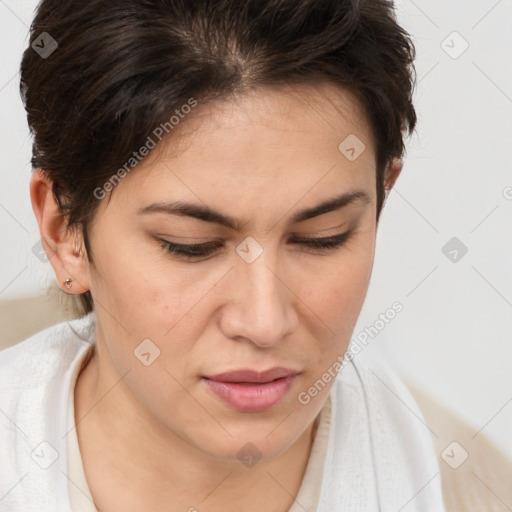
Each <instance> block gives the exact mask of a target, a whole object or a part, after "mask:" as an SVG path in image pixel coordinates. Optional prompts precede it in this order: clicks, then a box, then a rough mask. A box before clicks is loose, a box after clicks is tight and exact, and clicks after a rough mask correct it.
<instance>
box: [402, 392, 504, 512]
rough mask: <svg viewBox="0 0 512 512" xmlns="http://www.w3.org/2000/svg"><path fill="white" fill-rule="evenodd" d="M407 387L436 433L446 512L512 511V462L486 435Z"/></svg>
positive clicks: (432, 399) (420, 393)
mask: <svg viewBox="0 0 512 512" xmlns="http://www.w3.org/2000/svg"><path fill="white" fill-rule="evenodd" d="M407 385H408V387H409V389H410V390H411V392H412V393H413V395H414V398H415V400H416V402H417V403H418V405H419V407H420V408H421V411H422V413H423V415H424V417H425V419H426V421H427V422H428V423H429V425H430V427H431V428H432V430H433V435H432V441H433V444H434V447H435V450H436V453H437V456H438V458H439V467H440V470H441V483H442V488H443V497H444V501H445V505H446V511H447V512H452V511H453V512H455V511H457V512H458V511H461V510H485V511H486V512H502V511H503V512H505V511H510V510H511V507H512V485H510V478H511V477H510V475H512V460H510V459H509V458H507V457H506V455H505V454H504V453H503V452H502V451H501V450H500V449H499V448H498V447H497V446H496V445H494V443H493V442H492V441H490V439H489V438H487V437H486V435H485V433H484V432H481V431H479V430H478V428H476V427H472V426H471V425H469V424H468V423H466V422H465V421H464V420H463V419H461V418H460V417H458V416H457V415H456V414H454V412H453V411H451V410H449V408H447V407H445V406H443V405H442V404H440V403H439V402H438V401H437V400H435V399H434V398H432V397H431V396H428V395H427V394H426V393H425V392H424V391H421V390H420V389H418V388H417V387H415V386H414V385H413V384H411V383H407Z"/></svg>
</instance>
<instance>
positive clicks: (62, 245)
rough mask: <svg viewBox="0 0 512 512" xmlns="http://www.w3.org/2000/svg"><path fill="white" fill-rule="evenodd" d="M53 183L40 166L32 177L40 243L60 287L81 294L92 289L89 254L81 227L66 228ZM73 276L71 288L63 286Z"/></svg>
mask: <svg viewBox="0 0 512 512" xmlns="http://www.w3.org/2000/svg"><path fill="white" fill-rule="evenodd" d="M52 185H53V184H52V182H51V180H50V179H49V178H48V176H47V175H46V173H45V172H44V171H42V170H41V169H35V170H34V172H33V174H32V177H31V179H30V199H31V201H32V209H33V210H34V214H35V216H36V219H37V223H38V225H39V234H40V236H41V242H42V244H43V248H44V250H45V252H46V256H47V258H48V261H49V262H50V263H51V265H52V267H53V270H54V272H55V276H56V278H57V283H58V285H59V287H60V288H61V289H62V290H63V291H64V292H66V293H70V294H80V293H84V292H86V291H88V290H89V279H88V273H87V257H86V253H85V248H84V247H83V240H82V237H81V236H79V233H78V230H76V229H72V230H68V229H67V217H65V216H64V215H63V210H62V208H61V207H60V206H59V203H58V201H57V198H56V197H55V194H54V193H53V188H52ZM66 279H71V280H72V281H71V282H70V287H69V288H68V287H66V286H65V285H64V281H65V280H66Z"/></svg>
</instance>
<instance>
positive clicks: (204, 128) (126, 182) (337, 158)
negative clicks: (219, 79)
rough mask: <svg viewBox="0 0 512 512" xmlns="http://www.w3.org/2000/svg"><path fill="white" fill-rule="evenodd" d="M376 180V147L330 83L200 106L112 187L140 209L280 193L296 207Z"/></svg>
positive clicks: (348, 99) (356, 109) (351, 104)
mask: <svg viewBox="0 0 512 512" xmlns="http://www.w3.org/2000/svg"><path fill="white" fill-rule="evenodd" d="M347 141H348V142H347ZM347 146H352V147H353V148H354V150H355V151H356V152H357V153H360V154H358V155H356V156H357V158H355V159H353V158H350V157H351V156H353V153H354V152H352V153H350V152H349V153H344V151H345V150H347V149H349V150H351V148H350V147H347ZM362 148H364V149H362ZM374 180H375V145H374V141H373V135H372V131H371V129H370V126H369V124H368V121H367V117H366V115H365V114H364V110H363V108H362V105H361V104H360V102H359V101H358V100H357V98H356V97H355V96H354V95H352V94H350V93H348V92H347V91H345V90H343V89H340V88H338V87H336V86H332V85H330V84H323V85H317V86H314V87H313V86H311V85H303V84H302V85H295V86H287V87H280V88H276V87H274V88H269V87H266V88H259V89H254V90H253V91H251V92H247V93H244V94H241V95H238V96H233V97H231V98H229V99H225V100H214V101H210V102H207V103H204V104H201V101H200V100H198V106H197V107H195V109H194V110H193V111H192V112H191V113H190V114H188V115H185V116H183V119H182V120H181V121H180V123H179V125H177V126H175V127H174V129H173V131H172V132H171V134H170V136H168V138H167V139H163V140H162V142H161V143H160V144H159V145H158V146H157V147H156V148H155V149H153V150H152V152H151V153H150V154H149V155H148V156H147V157H146V158H145V159H144V161H143V162H142V163H141V164H139V165H138V166H137V168H136V170H135V171H134V172H131V173H130V174H129V175H128V176H127V177H126V178H123V180H122V182H121V183H120V184H119V185H118V186H117V188H118V189H122V190H123V194H127V195H129V196H130V201H134V202H135V203H136V204H137V206H140V205H141V204H142V203H144V202H145V201H146V202H147V201H149V200H152V201H154V200H155V199H161V200H165V199H169V198H174V199H176V198H178V197H179V198H186V199H193V200H196V201H197V200H201V201H203V202H205V203H208V205H211V203H216V205H217V206H219V205H220V206H222V205H223V203H225V202H226V201H229V200H231V201H238V200H241V201H242V200H244V198H245V199H246V200H250V198H251V197H253V198H254V199H255V200H256V199H257V198H259V200H260V201H262V202H263V203H265V202H267V201H270V199H273V200H276V199H279V198H280V195H282V194H283V193H284V192H286V195H287V196H288V197H290V198H296V199H297V200H298V199H299V198H300V197H301V196H303V195H304V194H305V193H306V192H307V191H308V190H309V194H310V195H311V196H312V200H314V199H315V194H316V197H321V198H325V194H326V191H329V189H333V188H336V189H337V190H338V191H339V192H343V191H345V190H348V189H350V188H364V187H365V186H366V188H369V187H370V186H371V185H372V184H374ZM322 190H323V191H324V192H322ZM120 192H121V190H118V191H116V193H115V194H114V196H116V194H118V193H120ZM157 196H158V197H157Z"/></svg>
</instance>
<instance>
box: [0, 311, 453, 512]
mask: <svg viewBox="0 0 512 512" xmlns="http://www.w3.org/2000/svg"><path fill="white" fill-rule="evenodd" d="M94 334H95V315H94V312H92V313H89V314H88V315H86V316H84V317H82V318H79V319H76V320H73V321H71V322H63V323H60V324H57V325H55V326H52V327H50V328H48V329H45V330H44V331H41V332H39V333H37V334H35V335H34V336H32V337H31V338H28V339H27V340H25V341H24V342H22V343H19V344H17V345H15V346H13V347H10V348H8V349H5V350H3V351H1V352H0V369H1V371H0V390H1V393H0V454H1V455H0V457H1V458H0V510H1V511H2V512H4V511H5V512H31V511H34V512H35V511H37V512H45V511H48V512H50V511H51V512H89V511H91V512H95V511H96V509H95V507H94V504H93V502H92V499H91V496H90V492H89V489H88V487H87V482H86V480H85V475H84V470H83V465H82V461H81V457H80V451H79V447H78V441H77V437H76V429H75V428H74V424H75V422H74V412H73V410H74V407H73V405H74V404H73V397H74V387H75V383H76V380H77V376H78V374H79V372H80V370H81V368H82V364H84V363H86V362H87V361H88V357H89V356H90V355H91V353H92V350H93V348H94V347H93V344H94ZM366 360H367V361H368V358H366ZM370 364H371V367H369V364H368V363H366V365H363V364H362V362H361V361H358V360H352V361H351V363H350V364H348V365H347V366H346V367H344V368H343V369H342V370H341V371H340V373H339V374H338V376H337V377H336V379H335V381H334V383H333V384H332V387H331V390H330V393H329V399H328V400H327V401H326V403H325V404H324V407H323V408H322V411H321V416H320V423H319V425H318V429H317V432H316V435H315V439H314V442H313V446H312V451H311V454H310V457H309V460H308V464H307V467H306V472H305V475H304V479H303V482H302V485H301V487H300V490H299V493H298V495H297V497H296V500H295V502H294V504H293V505H292V507H291V508H290V509H289V511H288V512H304V511H307V512H314V511H315V510H316V511H317V512H334V511H341V510H343V511H349V512H374V511H375V512H377V511H379V512H388V511H389V512H391V511H392V512H397V511H398V510H401V512H418V511H421V512H444V510H445V509H444V506H443V502H442V495H441V485H440V475H439V467H438V465H437V457H436V454H435V452H434V449H433V444H432V439H431V437H430V432H429V430H428V428H427V427H426V426H425V423H424V419H423V416H422V414H421V412H420V410H419V409H418V407H417V405H416V403H415V402H414V399H413V398H412V396H411V395H410V393H409V391H408V390H407V389H406V387H405V386H404V385H403V383H402V382H401V381H400V380H399V379H398V377H397V376H396V375H395V374H394V373H393V372H392V371H391V370H390V369H389V368H386V367H384V366H383V365H381V364H377V363H374V362H373V361H372V362H371V363H370ZM325 376H327V377H325ZM323 378H328V374H327V373H326V374H324V376H323ZM87 507H88V508H87Z"/></svg>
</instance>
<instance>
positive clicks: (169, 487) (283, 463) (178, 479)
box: [75, 347, 319, 512]
mask: <svg viewBox="0 0 512 512" xmlns="http://www.w3.org/2000/svg"><path fill="white" fill-rule="evenodd" d="M96 349H97V347H96ZM101 356H103V354H99V355H98V353H97V351H96V350H95V353H94V354H93V356H92V358H91V359H90V361H89V363H88V364H87V366H86V367H85V368H84V369H83V371H82V372H81V373H80V375H79V377H78V380H77V383H76V387H75V421H76V424H77V426H76V430H77V437H78V443H79V446H80V452H81V455H82V462H83V466H84V472H85V476H86V479H87V483H88V486H89V490H90V492H91V495H92V497H93V500H94V503H95V505H96V508H97V509H98V510H100V509H101V510H102V512H109V511H114V510H159V511H160V510H165V511H168V512H174V510H176V511H178V510H179V511H180V512H183V510H187V511H188V510H190V511H191V512H194V510H196V509H197V510H201V512H203V511H208V510H211V511H214V510H223V511H226V512H228V511H231V510H232V511H239V510H244V511H246V512H252V511H253V510H254V511H258V512H259V511H261V510H265V511H268V512H284V511H287V510H288V509H289V508H290V506H291V505H292V503H293V501H294V498H295V496H296V495H297V493H298V491H299V488H300V485H301V482H302V479H303V476H304V472H305V469H306V465H307V461H308V458H309V454H310V451H311V447H312V444H313V440H314V435H315V433H316V428H317V426H318V419H319V418H318V417H317V421H315V422H314V424H312V425H310V426H309V427H308V428H307V429H306V430H305V431H304V432H303V434H302V435H301V436H300V437H299V438H298V439H297V440H296V441H295V442H294V443H293V444H292V445H291V446H289V447H288V449H286V450H285V451H284V452H283V453H281V454H280V455H279V456H277V457H275V458H273V459H272V460H261V461H260V462H258V463H256V464H255V465H253V466H251V467H247V466H245V465H243V464H241V463H240V461H238V460H237V461H233V460H218V459H216V458H213V457H212V456H211V455H209V454H206V453H205V452H203V451H201V450H199V449H198V448H197V447H195V446H194V445H193V444H191V443H189V442H188V441H187V440H186V439H184V438H183V437H180V436H179V435H177V434H176V433H174V432H172V431H171V430H169V429H168V428H166V427H165V425H163V424H162V423H161V422H159V421H158V419H157V418H154V417H151V416H149V415H148V414H147V412H146V411H145V410H144V408H143V407H142V406H141V404H140V402H138V401H137V399H136V397H134V396H133V394H132V393H131V392H130V390H129V388H128V387H127V386H126V384H125V382H124V380H123V379H122V378H121V377H122V376H119V375H117V376H116V378H113V377H112V374H111V373H108V372H107V371H106V370H107V368H105V365H103V366H102V364H100V360H101V361H102V362H103V361H105V360H106V359H105V357H103V358H102V357H101ZM109 375H110V377H108V376H109ZM114 433H115V434H114Z"/></svg>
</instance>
